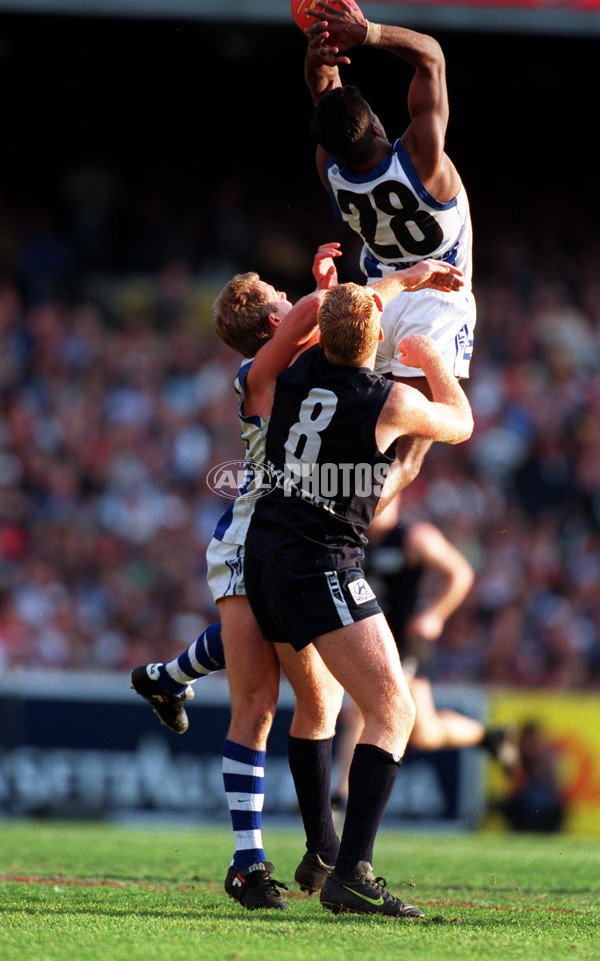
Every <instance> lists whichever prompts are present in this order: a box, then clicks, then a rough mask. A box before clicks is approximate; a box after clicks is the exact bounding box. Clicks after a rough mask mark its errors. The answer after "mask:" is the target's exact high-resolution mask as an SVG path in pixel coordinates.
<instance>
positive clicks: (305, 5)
mask: <svg viewBox="0 0 600 961" xmlns="http://www.w3.org/2000/svg"><path fill="white" fill-rule="evenodd" d="M329 2H330V3H332V4H333V6H334V7H337V6H339V4H338V3H336V0H329ZM317 3H318V0H291V3H290V9H291V11H292V17H293V18H294V21H295V23H297V25H298V26H299V27H300V29H301V30H306V28H307V27H310V25H311V23H313V22H314V21H313V18H312V17H311V15H310V11H311V9H312V7H315V6H316V5H317ZM346 3H347V4H348V5H349V6H350V7H353V8H354V9H355V10H360V7H359V6H358V4H357V3H355V0H346Z"/></svg>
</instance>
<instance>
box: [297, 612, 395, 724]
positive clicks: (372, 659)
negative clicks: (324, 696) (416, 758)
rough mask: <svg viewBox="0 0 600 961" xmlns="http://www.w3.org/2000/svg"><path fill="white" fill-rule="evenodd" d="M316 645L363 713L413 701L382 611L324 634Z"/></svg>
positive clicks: (317, 640) (332, 671)
mask: <svg viewBox="0 0 600 961" xmlns="http://www.w3.org/2000/svg"><path fill="white" fill-rule="evenodd" d="M315 647H316V648H317V650H318V651H319V653H320V654H321V657H322V658H323V660H324V661H325V663H326V664H327V666H328V668H329V669H330V671H331V673H332V674H334V675H335V677H336V678H337V679H338V681H339V682H340V683H341V685H342V687H343V688H344V689H345V690H346V691H347V692H348V694H349V695H350V697H351V698H353V700H354V701H356V704H357V705H358V707H359V709H360V711H361V712H362V713H363V715H364V714H365V712H367V713H369V714H371V713H373V710H375V711H377V710H385V711H387V710H395V709H399V710H401V709H402V708H403V706H404V705H405V703H408V704H412V698H411V696H410V692H409V690H408V686H407V683H406V679H405V677H404V674H403V672H402V667H401V664H400V658H399V655H398V649H397V647H396V642H395V641H394V638H393V636H392V632H391V631H390V629H389V627H388V624H387V621H386V619H385V617H384V616H383V614H374V615H373V616H371V617H368V618H366V619H364V620H361V621H357V622H355V623H354V624H349V625H347V626H345V627H343V628H340V629H339V630H336V631H332V632H330V633H329V634H323V635H321V636H320V637H318V638H317V639H316V640H315Z"/></svg>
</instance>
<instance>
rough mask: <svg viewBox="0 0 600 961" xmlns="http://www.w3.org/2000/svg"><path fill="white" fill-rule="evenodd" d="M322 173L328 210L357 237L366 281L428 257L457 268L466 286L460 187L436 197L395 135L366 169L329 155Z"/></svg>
mask: <svg viewBox="0 0 600 961" xmlns="http://www.w3.org/2000/svg"><path fill="white" fill-rule="evenodd" d="M326 176H327V181H328V184H329V196H330V199H331V203H332V206H333V210H334V214H335V215H336V217H337V218H338V219H342V220H344V221H345V222H346V223H347V224H348V225H349V226H350V227H351V228H352V230H354V231H355V232H356V233H357V234H358V235H359V236H360V237H361V238H362V241H363V249H362V253H361V258H360V266H361V269H362V271H363V273H364V274H365V275H366V277H367V278H368V279H369V280H370V281H371V280H377V279H378V278H380V277H384V276H385V275H386V274H389V273H391V272H393V271H395V270H398V269H402V268H404V267H410V266H411V265H412V264H414V263H417V262H418V261H419V260H425V259H426V258H428V257H433V258H435V259H436V260H444V261H446V262H448V263H451V264H454V265H455V266H456V267H458V268H459V269H460V270H462V272H463V275H464V284H465V286H464V289H465V290H470V288H471V283H472V256H473V249H472V248H473V236H472V226H471V215H470V209H469V201H468V197H467V193H466V191H465V189H464V187H461V189H460V191H459V193H458V194H457V196H456V197H455V198H454V199H453V200H450V201H448V202H447V203H441V202H440V201H439V200H436V199H435V198H434V197H432V196H431V194H430V193H429V192H428V191H427V190H426V188H425V186H424V184H423V182H422V180H421V178H420V177H419V175H418V174H417V172H416V170H415V168H414V166H413V163H412V161H411V159H410V157H409V155H408V153H407V152H406V150H405V148H404V146H403V144H402V141H401V140H397V141H396V142H395V144H394V146H393V149H392V152H391V153H390V154H389V155H388V156H387V157H386V158H385V159H384V160H382V161H381V163H379V164H378V165H377V166H376V167H374V168H373V169H372V170H369V171H367V172H366V173H353V172H352V171H351V170H350V169H349V168H348V167H346V166H345V165H344V164H342V163H340V162H339V161H337V160H335V159H334V158H331V159H330V160H329V162H328V164H327V168H326Z"/></svg>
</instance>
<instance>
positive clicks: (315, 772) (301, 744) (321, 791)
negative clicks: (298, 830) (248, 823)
mask: <svg viewBox="0 0 600 961" xmlns="http://www.w3.org/2000/svg"><path fill="white" fill-rule="evenodd" d="M332 756H333V738H332V737H330V738H326V739H325V740H321V741H311V740H308V739H306V738H300V737H292V735H291V734H290V735H289V737H288V758H289V764H290V771H291V772H292V778H293V779H294V785H295V787H296V796H297V798H298V805H299V807H300V814H301V817H302V822H303V824H304V831H305V833H306V849H307V851H310V852H311V853H312V854H318V855H319V856H320V857H321V859H322V860H323V861H325V863H326V864H335V860H336V857H337V853H338V849H339V846H340V842H339V840H338V837H337V835H336V833H335V828H334V826H333V818H332V816H331V800H330V794H331V762H332Z"/></svg>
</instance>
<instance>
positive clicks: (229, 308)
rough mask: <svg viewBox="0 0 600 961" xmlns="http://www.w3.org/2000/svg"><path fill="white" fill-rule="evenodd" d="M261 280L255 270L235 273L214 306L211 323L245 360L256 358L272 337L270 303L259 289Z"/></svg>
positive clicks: (220, 335) (222, 338)
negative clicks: (259, 350)
mask: <svg viewBox="0 0 600 961" xmlns="http://www.w3.org/2000/svg"><path fill="white" fill-rule="evenodd" d="M259 280H260V277H259V276H258V274H257V273H255V272H254V271H248V272H247V273H245V274H236V275H235V277H232V278H231V280H230V281H229V282H228V283H226V284H225V286H224V287H223V289H222V290H221V292H220V293H219V294H217V296H216V298H215V300H214V302H213V305H212V322H213V326H214V328H215V330H216V332H217V334H218V335H219V337H220V338H221V340H222V341H224V342H225V343H226V344H227V346H228V347H232V348H233V350H236V351H237V352H238V353H239V354H241V355H242V357H254V356H255V355H256V353H257V351H258V349H259V348H260V347H262V345H263V344H264V343H265V341H267V340H269V339H270V338H271V336H272V329H271V327H270V326H269V314H270V313H271V307H270V301H269V299H268V297H267V296H266V294H265V292H264V291H263V290H261V288H260V287H258V286H257V284H258V281H259Z"/></svg>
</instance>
